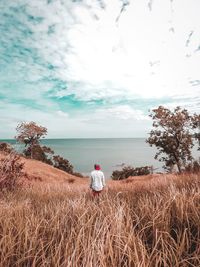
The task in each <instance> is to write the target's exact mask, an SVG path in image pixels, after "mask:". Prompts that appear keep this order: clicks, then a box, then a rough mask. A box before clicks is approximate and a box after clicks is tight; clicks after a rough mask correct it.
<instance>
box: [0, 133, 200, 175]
mask: <svg viewBox="0 0 200 267" xmlns="http://www.w3.org/2000/svg"><path fill="white" fill-rule="evenodd" d="M145 140H146V138H65V139H64V138H62V139H57V138H51V139H50V138H48V139H42V140H41V143H42V144H43V145H46V146H49V147H50V148H51V149H53V150H54V152H55V154H57V155H60V156H62V157H64V158H66V159H68V160H69V161H70V163H71V164H72V165H73V166H74V170H75V171H77V172H80V173H82V174H83V175H89V174H90V172H91V170H92V169H93V166H94V164H95V163H98V164H100V165H101V168H102V171H104V173H105V176H106V177H107V178H110V176H111V174H112V172H113V171H114V170H119V169H121V168H122V167H123V166H124V165H131V166H133V167H141V166H153V168H154V170H155V172H164V169H163V168H162V165H163V163H162V162H159V161H158V160H155V159H154V156H155V153H156V151H157V150H156V148H155V147H150V146H149V145H148V143H146V142H145ZM0 142H8V143H11V144H12V145H13V146H14V148H15V150H16V151H18V152H21V151H22V150H23V147H24V146H23V145H21V144H19V143H16V140H15V139H0ZM193 155H194V157H196V158H197V157H198V156H199V155H198V152H197V151H195V150H194V152H193Z"/></svg>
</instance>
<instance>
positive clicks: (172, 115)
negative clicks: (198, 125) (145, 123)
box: [146, 106, 194, 172]
mask: <svg viewBox="0 0 200 267" xmlns="http://www.w3.org/2000/svg"><path fill="white" fill-rule="evenodd" d="M150 117H151V118H152V119H153V127H154V129H153V130H151V132H150V136H149V138H148V139H147V140H146V142H147V143H149V144H150V146H156V147H157V149H158V152H157V153H156V155H155V159H158V160H159V161H161V162H164V163H165V165H164V168H165V169H167V170H169V169H170V168H171V167H173V166H174V165H176V166H177V168H178V171H179V172H182V170H183V169H184V167H185V166H186V164H188V162H191V160H192V159H193V157H192V152H191V149H192V147H193V146H194V134H193V133H192V127H193V126H194V125H193V124H194V122H193V120H194V116H191V115H190V114H189V113H188V111H187V110H186V109H181V108H180V107H176V108H175V109H174V110H173V111H171V110H169V109H167V108H165V107H163V106H159V107H158V108H156V109H153V110H152V113H151V114H150ZM162 154H164V156H161V155H162ZM159 156H161V157H159Z"/></svg>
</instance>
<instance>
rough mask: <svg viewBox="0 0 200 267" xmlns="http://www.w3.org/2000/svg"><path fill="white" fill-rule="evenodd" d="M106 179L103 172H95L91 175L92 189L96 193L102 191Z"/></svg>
mask: <svg viewBox="0 0 200 267" xmlns="http://www.w3.org/2000/svg"><path fill="white" fill-rule="evenodd" d="M105 185H106V184H105V177H104V174H103V172H102V171H98V170H94V171H92V172H91V174H90V187H91V188H92V189H94V190H95V191H100V190H102V189H103V187H104V186H105Z"/></svg>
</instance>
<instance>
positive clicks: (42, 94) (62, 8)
mask: <svg viewBox="0 0 200 267" xmlns="http://www.w3.org/2000/svg"><path fill="white" fill-rule="evenodd" d="M199 10H200V1H199V0H162V1H158V0H130V1H128V0H82V1H81V0H73V1H72V0H33V1H30V0H18V1H12V0H0V139H1V138H13V137H14V136H15V134H16V131H15V128H16V126H17V125H18V124H19V123H20V122H22V121H27V122H29V121H35V122H36V123H38V124H39V125H42V126H45V127H47V129H48V138H97V137H100V138H104V137H111V138H112V137H115V138H117V137H146V136H147V135H148V132H149V131H150V129H151V127H152V121H151V119H150V118H149V114H150V111H151V110H152V109H153V108H156V107H158V106H159V105H163V106H166V107H168V108H171V109H173V108H174V107H176V106H177V105H179V106H182V107H184V108H187V109H188V110H189V111H190V112H192V113H194V112H196V113H199V111H200V72H199V70H200V16H199Z"/></svg>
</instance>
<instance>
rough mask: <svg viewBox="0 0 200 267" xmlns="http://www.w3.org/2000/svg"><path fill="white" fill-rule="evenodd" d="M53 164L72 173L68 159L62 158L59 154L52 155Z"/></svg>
mask: <svg viewBox="0 0 200 267" xmlns="http://www.w3.org/2000/svg"><path fill="white" fill-rule="evenodd" d="M53 166H54V167H55V168H58V169H60V170H62V171H64V172H68V173H70V174H73V166H72V165H71V164H70V162H69V160H67V159H64V158H63V157H61V156H59V155H56V156H53Z"/></svg>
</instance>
